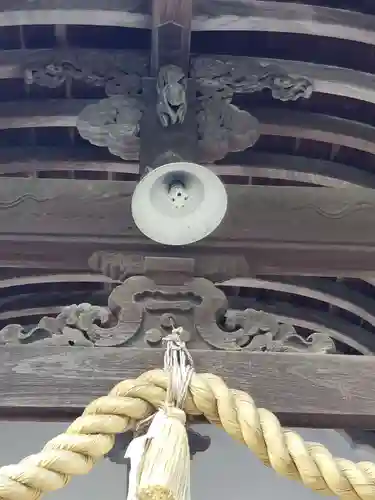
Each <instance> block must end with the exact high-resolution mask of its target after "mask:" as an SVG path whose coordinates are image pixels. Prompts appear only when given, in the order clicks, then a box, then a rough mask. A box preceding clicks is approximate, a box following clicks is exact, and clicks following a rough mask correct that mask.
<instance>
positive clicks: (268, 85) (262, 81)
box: [24, 51, 313, 162]
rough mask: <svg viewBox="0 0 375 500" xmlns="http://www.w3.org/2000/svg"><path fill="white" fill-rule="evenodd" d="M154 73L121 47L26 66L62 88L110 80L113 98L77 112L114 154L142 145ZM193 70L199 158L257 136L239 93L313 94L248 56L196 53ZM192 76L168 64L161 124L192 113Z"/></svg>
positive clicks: (43, 57) (41, 80) (82, 127)
mask: <svg viewBox="0 0 375 500" xmlns="http://www.w3.org/2000/svg"><path fill="white" fill-rule="evenodd" d="M147 74H148V64H147V60H146V58H145V57H144V55H142V54H137V53H127V52H120V51H116V53H115V54H110V53H109V54H108V56H107V57H104V58H103V57H98V55H97V54H96V53H95V51H92V53H90V57H86V56H85V58H84V59H83V58H80V56H79V53H78V52H77V53H75V52H74V51H65V52H64V51H62V52H61V51H60V52H56V54H55V55H53V54H51V53H50V52H45V51H40V52H39V53H37V54H36V55H35V56H34V59H33V60H32V61H28V62H27V63H26V64H25V67H24V76H25V81H26V83H35V84H38V85H42V86H46V87H58V86H60V85H62V84H63V83H65V82H66V81H68V80H72V79H75V80H81V81H83V82H86V83H87V84H89V85H94V86H101V87H104V89H105V92H106V94H107V95H108V96H109V99H103V100H101V101H100V102H98V103H97V104H92V105H89V106H88V107H87V108H86V109H84V110H83V112H82V113H81V114H80V115H79V117H78V121H77V128H78V131H79V133H80V135H81V136H82V137H83V138H84V139H86V140H88V141H89V142H90V143H92V144H94V145H96V146H102V147H107V148H108V149H109V151H110V152H111V153H112V154H114V155H115V156H119V157H120V158H123V159H125V160H127V159H134V153H136V154H137V153H138V152H139V147H140V146H139V124H140V120H141V117H142V112H143V109H144V101H143V97H142V88H143V87H142V79H143V78H145V77H146V76H147ZM191 77H192V78H193V80H194V81H195V83H196V88H197V96H196V99H197V106H196V114H197V121H198V144H199V152H198V158H197V160H198V161H200V162H214V161H216V160H219V159H221V158H223V157H224V156H225V155H226V154H228V153H229V152H234V151H242V150H245V149H247V148H249V147H251V146H253V145H254V144H255V143H256V141H257V140H258V138H259V134H260V132H259V122H258V120H257V119H256V118H255V117H254V116H252V115H251V114H250V113H248V112H247V111H244V110H241V109H239V108H238V107H237V106H235V105H234V104H232V102H231V101H232V98H233V95H234V94H235V93H236V92H257V91H262V90H264V89H268V90H270V91H271V92H272V96H273V97H274V98H275V99H279V100H282V101H290V100H293V101H294V100H297V99H299V98H309V97H310V96H311V93H312V91H313V84H312V82H311V81H310V80H308V79H307V78H304V77H300V76H296V75H289V74H288V73H286V72H285V71H284V70H283V69H282V68H281V67H279V66H277V65H276V64H268V65H265V64H261V63H254V62H250V63H249V62H248V61H247V62H244V64H243V65H236V66H235V67H234V66H233V64H231V62H230V61H226V60H225V58H212V57H198V58H195V59H193V62H192V65H191ZM186 78H187V76H186V75H185V74H184V72H183V71H182V69H181V68H179V67H177V66H174V65H165V66H162V67H161V68H160V70H159V73H158V76H157V79H156V87H157V94H158V104H157V108H156V111H155V112H156V113H157V115H158V116H159V119H160V122H161V124H162V126H164V127H167V126H170V125H176V124H178V123H181V122H182V121H183V120H184V116H185V113H186V105H187V104H186Z"/></svg>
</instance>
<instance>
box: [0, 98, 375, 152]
mask: <svg viewBox="0 0 375 500" xmlns="http://www.w3.org/2000/svg"><path fill="white" fill-rule="evenodd" d="M94 102H97V101H93V100H90V99H75V100H74V99H71V100H64V99H55V100H53V99H51V100H47V101H44V103H43V106H41V105H40V103H39V102H38V101H31V102H23V103H22V105H21V104H20V102H6V103H2V104H1V106H0V129H12V128H27V127H74V126H75V125H76V122H77V116H78V114H79V113H80V112H81V111H82V110H83V109H84V108H85V107H86V106H87V105H89V104H92V103H94ZM250 111H251V113H252V114H253V115H254V116H256V117H257V118H258V119H259V121H260V122H261V123H260V132H261V134H264V135H275V136H283V137H296V138H300V139H310V140H315V141H319V142H328V143H331V144H336V145H338V146H345V147H349V148H353V149H358V150H360V151H366V152H368V153H372V154H375V127H373V126H371V125H367V124H364V123H359V122H355V121H351V120H345V119H343V118H337V117H334V116H327V115H322V114H318V113H304V112H299V111H288V112H285V110H283V109H272V108H255V109H251V110H250ZM127 159H128V160H137V159H138V155H137V154H134V153H129V158H127Z"/></svg>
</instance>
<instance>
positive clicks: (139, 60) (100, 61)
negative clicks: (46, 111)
mask: <svg viewBox="0 0 375 500" xmlns="http://www.w3.org/2000/svg"><path fill="white" fill-rule="evenodd" d="M23 73H24V78H25V82H26V83H28V84H36V85H40V86H42V87H49V88H57V87H60V86H61V85H62V84H64V83H65V82H68V81H72V80H77V81H81V82H84V83H86V84H88V85H91V86H93V87H103V88H104V91H105V93H106V94H107V96H109V97H111V96H115V95H129V96H137V95H139V93H140V92H141V90H142V77H144V76H146V75H147V73H148V61H147V58H146V57H145V55H144V54H141V53H136V52H124V51H115V52H105V51H100V52H98V51H95V50H92V51H88V50H85V51H79V50H77V51H74V50H65V51H64V50H57V51H52V50H51V51H49V50H40V51H37V52H36V53H35V55H34V56H33V57H32V58H31V59H28V60H27V61H26V62H25V64H24V67H23Z"/></svg>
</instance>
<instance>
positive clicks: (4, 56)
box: [0, 48, 375, 103]
mask: <svg viewBox="0 0 375 500" xmlns="http://www.w3.org/2000/svg"><path fill="white" fill-rule="evenodd" d="M93 53H96V54H97V57H98V59H101V60H104V59H110V58H111V57H114V56H116V55H123V56H124V60H126V59H129V58H131V59H134V57H137V58H139V59H141V58H143V59H144V60H147V58H148V54H147V53H145V52H138V51H122V50H113V51H107V50H99V49H95V50H91V49H80V48H74V49H73V48H71V49H67V50H62V49H39V50H3V51H0V79H9V78H23V77H24V74H23V68H25V67H27V63H28V62H32V61H35V60H36V59H38V60H39V61H42V60H43V59H45V60H46V61H49V60H51V59H52V60H57V61H58V60H61V59H64V58H66V59H68V60H69V55H70V57H74V59H76V58H78V60H80V61H85V60H86V61H87V60H89V58H90V57H91V56H92V54H93ZM202 57H204V58H206V57H207V58H209V59H215V60H218V61H224V62H228V63H230V64H231V66H232V67H233V69H234V71H235V73H236V74H237V71H238V70H239V69H240V68H241V67H245V68H249V72H250V70H251V67H253V66H254V65H255V64H257V63H261V64H264V65H267V64H276V65H277V66H279V67H281V68H283V69H284V70H285V71H286V72H287V73H289V74H291V75H303V76H305V77H306V78H308V79H309V80H312V81H313V82H314V91H315V92H320V93H323V94H331V95H336V96H337V95H338V96H343V97H349V98H352V99H358V100H362V101H367V102H371V103H375V89H374V78H375V76H374V75H373V74H370V73H364V72H361V71H354V70H351V69H346V68H338V67H334V66H326V65H323V64H314V63H309V62H304V61H288V60H283V59H267V58H253V57H236V56H220V55H215V54H210V55H207V56H195V57H193V58H192V62H193V66H194V64H196V61H199V59H200V58H202ZM206 71H207V74H209V68H208V67H207V68H206ZM226 79H227V80H228V75H226ZM233 84H235V82H233Z"/></svg>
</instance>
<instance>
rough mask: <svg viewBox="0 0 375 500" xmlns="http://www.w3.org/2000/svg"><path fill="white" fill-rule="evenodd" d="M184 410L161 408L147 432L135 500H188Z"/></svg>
mask: <svg viewBox="0 0 375 500" xmlns="http://www.w3.org/2000/svg"><path fill="white" fill-rule="evenodd" d="M185 424H186V416H185V413H184V412H183V411H182V410H180V409H178V408H172V407H171V408H166V409H163V410H160V411H159V412H158V413H157V414H156V415H155V417H154V419H153V421H152V423H151V425H150V428H149V430H148V433H147V441H146V446H145V451H144V456H143V460H142V466H141V469H140V471H139V482H138V490H137V500H190V450H189V443H188V437H187V432H186V427H185Z"/></svg>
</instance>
